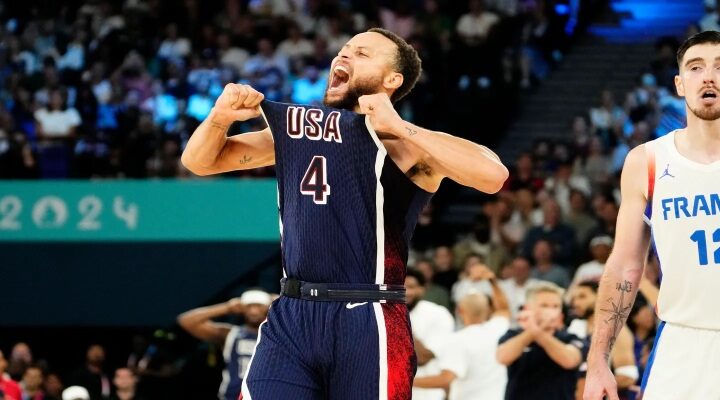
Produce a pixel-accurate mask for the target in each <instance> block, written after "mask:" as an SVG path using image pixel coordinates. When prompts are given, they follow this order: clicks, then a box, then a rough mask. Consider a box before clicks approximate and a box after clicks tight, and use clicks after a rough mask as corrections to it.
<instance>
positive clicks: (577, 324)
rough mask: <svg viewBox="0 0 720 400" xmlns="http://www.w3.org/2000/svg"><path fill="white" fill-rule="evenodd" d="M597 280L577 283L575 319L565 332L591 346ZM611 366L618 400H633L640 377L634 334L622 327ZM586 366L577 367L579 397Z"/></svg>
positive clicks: (611, 357)
mask: <svg viewBox="0 0 720 400" xmlns="http://www.w3.org/2000/svg"><path fill="white" fill-rule="evenodd" d="M597 290H598V282H597V281H583V282H580V283H579V284H578V285H577V286H576V287H575V288H574V289H573V291H572V293H571V298H572V300H571V305H572V312H573V314H574V316H575V319H573V320H572V322H571V323H570V325H569V326H568V332H569V333H571V334H573V335H575V336H577V337H579V338H581V339H584V340H586V341H587V343H590V337H591V336H592V332H593V328H594V326H595V325H594V324H595V322H597V321H596V320H595V305H596V303H597ZM609 361H610V366H611V368H612V370H613V372H614V374H615V379H616V381H617V388H618V392H619V394H620V399H622V400H627V399H631V398H634V396H632V395H631V393H630V391H629V389H630V387H631V386H633V385H635V383H636V382H637V380H638V378H639V377H640V374H639V372H638V368H637V365H636V364H635V353H634V350H633V335H632V333H631V332H630V329H628V327H627V326H623V327H622V329H621V330H620V333H619V334H618V336H617V340H616V341H615V345H614V346H613V349H612V351H611V353H610V360H609ZM586 371H587V365H585V364H583V365H582V366H581V367H580V372H581V377H580V380H579V381H578V387H577V394H578V396H580V397H582V393H583V390H584V387H585V377H584V373H585V372H586Z"/></svg>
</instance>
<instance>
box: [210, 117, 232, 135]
mask: <svg viewBox="0 0 720 400" xmlns="http://www.w3.org/2000/svg"><path fill="white" fill-rule="evenodd" d="M210 126H211V127H213V128H215V129H220V130H221V131H223V132H226V131H227V130H228V126H227V125H225V124H221V123H219V122H216V121H215V120H212V119H211V120H210Z"/></svg>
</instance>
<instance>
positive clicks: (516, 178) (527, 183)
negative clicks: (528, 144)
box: [504, 153, 545, 192]
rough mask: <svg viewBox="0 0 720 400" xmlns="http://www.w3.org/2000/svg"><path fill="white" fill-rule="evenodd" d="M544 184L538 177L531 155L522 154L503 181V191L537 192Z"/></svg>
mask: <svg viewBox="0 0 720 400" xmlns="http://www.w3.org/2000/svg"><path fill="white" fill-rule="evenodd" d="M544 184H545V183H544V182H543V180H542V178H540V177H539V176H538V170H537V169H536V168H535V162H534V160H533V156H532V154H530V153H522V154H520V156H519V157H518V159H517V160H516V161H515V168H514V169H513V171H512V173H511V174H510V177H509V178H508V180H507V181H505V187H504V189H509V190H511V191H516V190H518V189H521V188H522V189H529V190H531V191H532V192H537V191H538V190H540V189H542V187H543V186H544Z"/></svg>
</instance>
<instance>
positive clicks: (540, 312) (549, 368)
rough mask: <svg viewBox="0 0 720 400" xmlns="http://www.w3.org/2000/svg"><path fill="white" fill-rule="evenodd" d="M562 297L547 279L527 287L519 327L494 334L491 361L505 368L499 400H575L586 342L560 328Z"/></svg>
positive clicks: (585, 351)
mask: <svg viewBox="0 0 720 400" xmlns="http://www.w3.org/2000/svg"><path fill="white" fill-rule="evenodd" d="M562 296H563V290H562V289H561V288H559V287H557V286H556V285H554V284H552V283H542V284H538V285H536V286H534V287H533V288H531V289H530V290H529V291H528V299H527V303H526V304H525V308H524V310H523V312H522V313H521V314H520V316H519V317H518V323H519V324H520V329H510V330H509V331H508V332H507V333H506V334H505V335H504V336H503V337H502V338H500V345H499V346H498V349H497V359H498V361H499V362H500V363H501V364H503V365H506V366H507V367H508V385H507V391H506V393H505V399H507V400H516V399H517V400H521V399H522V400H524V399H554V400H573V399H575V386H576V383H577V370H578V367H579V366H580V364H581V363H582V360H583V359H584V357H585V354H586V353H587V343H586V342H585V341H583V340H582V339H580V338H578V337H577V336H575V335H573V334H571V333H569V332H567V331H566V330H565V329H563V325H562V319H563V316H562Z"/></svg>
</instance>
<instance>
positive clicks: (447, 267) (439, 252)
mask: <svg viewBox="0 0 720 400" xmlns="http://www.w3.org/2000/svg"><path fill="white" fill-rule="evenodd" d="M433 263H434V264H435V283H437V284H438V285H440V286H442V287H444V288H445V289H447V290H448V291H450V290H451V289H452V286H453V284H455V282H457V280H458V270H457V269H455V264H454V256H453V252H452V250H450V246H446V245H441V246H437V247H435V250H434V252H433Z"/></svg>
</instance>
